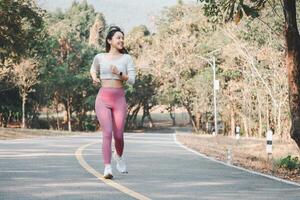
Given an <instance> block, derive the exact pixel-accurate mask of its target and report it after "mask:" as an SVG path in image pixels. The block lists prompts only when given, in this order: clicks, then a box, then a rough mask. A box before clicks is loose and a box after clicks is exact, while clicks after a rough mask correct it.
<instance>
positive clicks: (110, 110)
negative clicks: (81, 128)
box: [95, 88, 127, 164]
mask: <svg viewBox="0 0 300 200" xmlns="http://www.w3.org/2000/svg"><path fill="white" fill-rule="evenodd" d="M95 111H96V115H97V118H98V121H99V123H100V125H101V128H102V134H103V135H102V138H103V141H102V154H103V161H104V164H110V162H111V141H112V135H113V136H114V140H115V148H116V151H117V154H118V155H119V156H122V154H123V149H124V138H123V132H124V125H125V118H126V113H127V104H126V99H125V92H124V90H123V88H101V89H100V90H99V93H98V95H97V98H96V103H95Z"/></svg>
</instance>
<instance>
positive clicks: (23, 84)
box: [12, 59, 39, 128]
mask: <svg viewBox="0 0 300 200" xmlns="http://www.w3.org/2000/svg"><path fill="white" fill-rule="evenodd" d="M12 74H13V77H14V78H13V79H14V83H15V85H16V86H17V87H18V88H19V93H20V96H21V98H22V128H26V120H25V117H26V116H25V114H26V113H25V105H26V100H27V96H28V94H29V93H30V92H33V91H34V90H33V89H32V87H33V86H34V85H35V84H37V83H38V76H39V68H38V64H37V62H36V61H35V60H33V59H26V60H21V62H20V64H17V65H15V66H14V68H13V70H12Z"/></svg>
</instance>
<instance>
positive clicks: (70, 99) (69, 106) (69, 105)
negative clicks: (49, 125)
mask: <svg viewBox="0 0 300 200" xmlns="http://www.w3.org/2000/svg"><path fill="white" fill-rule="evenodd" d="M67 101H68V102H67V116H68V130H69V132H71V131H72V124H71V118H72V116H71V115H72V112H71V102H72V98H68V100H67Z"/></svg>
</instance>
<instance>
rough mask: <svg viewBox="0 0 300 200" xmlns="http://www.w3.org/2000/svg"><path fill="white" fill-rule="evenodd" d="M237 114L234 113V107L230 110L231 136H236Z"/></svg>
mask: <svg viewBox="0 0 300 200" xmlns="http://www.w3.org/2000/svg"><path fill="white" fill-rule="evenodd" d="M235 125H236V122H235V113H234V106H231V109H230V135H231V136H234V135H235Z"/></svg>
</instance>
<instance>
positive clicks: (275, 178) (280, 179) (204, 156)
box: [173, 134, 300, 187]
mask: <svg viewBox="0 0 300 200" xmlns="http://www.w3.org/2000/svg"><path fill="white" fill-rule="evenodd" d="M173 138H174V141H175V143H176V144H178V145H179V146H180V147H182V148H184V149H186V150H187V151H190V152H192V153H194V154H197V155H199V156H201V157H203V158H206V159H209V160H211V161H214V162H217V163H220V164H222V165H225V166H228V167H233V168H235V169H239V170H243V171H246V172H249V173H251V174H256V175H259V176H264V177H266V178H270V179H273V180H276V181H280V182H283V183H287V184H290V185H294V186H298V187H300V184H299V183H295V182H292V181H288V180H285V179H282V178H278V177H275V176H271V175H267V174H263V173H260V172H256V171H252V170H249V169H245V168H243V167H238V166H235V165H229V164H227V163H225V162H222V161H219V160H217V159H215V158H213V157H209V156H206V155H204V154H202V153H199V152H198V151H195V150H193V149H191V148H189V147H187V146H185V145H183V144H182V143H180V142H179V141H178V140H177V137H176V134H173Z"/></svg>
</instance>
